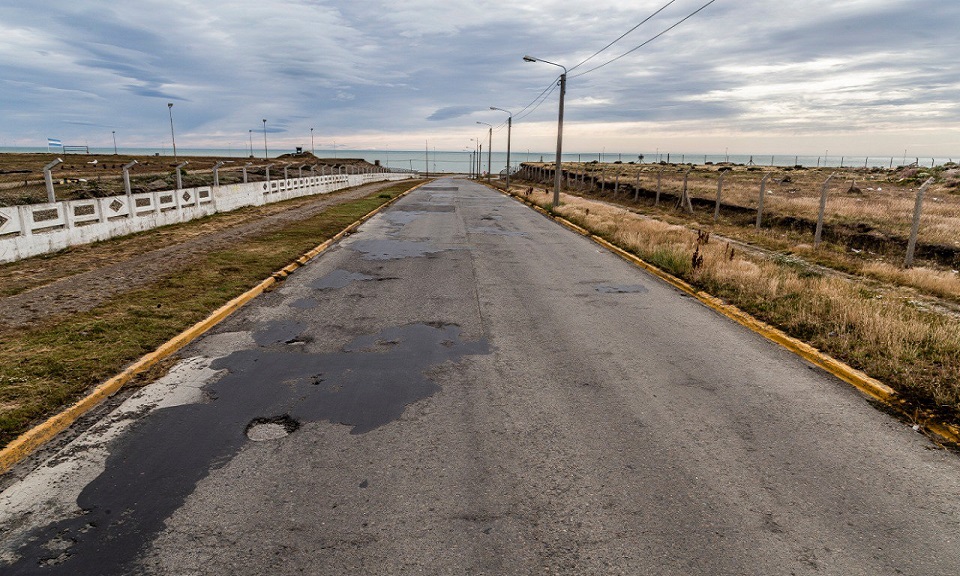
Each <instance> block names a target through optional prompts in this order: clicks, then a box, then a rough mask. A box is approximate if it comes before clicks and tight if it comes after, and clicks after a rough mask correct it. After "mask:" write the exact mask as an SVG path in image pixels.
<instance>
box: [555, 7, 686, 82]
mask: <svg viewBox="0 0 960 576" xmlns="http://www.w3.org/2000/svg"><path fill="white" fill-rule="evenodd" d="M676 1H677V0H670V1H669V2H667V3H666V4H664V5H663V6H661V7H660V9H659V10H657V11H656V12H654V13H653V14H651V15H649V16H647V17H646V18H644V19H643V20H642V21H641V22H640V23H639V24H637V25H636V26H634V27H633V28H631V29H629V30H627V31H626V32H624V33H623V34H621V35H620V36H619V37H618V38H617V39H616V40H614V41H613V42H611V43H609V44H607V45H606V46H604V47H603V48H601V49H599V50H597V51H596V52H594V53H593V54H591V55H590V56H589V57H588V58H587V59H586V60H583V61H582V62H580V63H579V64H577V65H576V66H574V67H573V68H571V69H570V70H569V71H570V72H573V71H574V70H576V69H577V68H579V67H581V66H583V65H584V64H586V63H587V62H589V61H590V60H593V58H594V57H596V56H597V55H598V54H600V53H601V52H603V51H604V50H606V49H607V48H609V47H611V46H613V45H614V44H616V43H617V42H619V41H621V40H623V39H624V38H625V37H626V36H627V35H628V34H630V33H631V32H633V31H634V30H636V29H637V28H639V27H641V26H643V25H644V24H646V23H647V22H649V21H650V19H651V18H653V17H654V16H656V15H657V14H659V13H661V12H663V11H664V10H666V9H667V8H668V7H669V6H670V5H671V4H673V3H674V2H676Z"/></svg>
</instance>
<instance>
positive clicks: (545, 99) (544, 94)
mask: <svg viewBox="0 0 960 576" xmlns="http://www.w3.org/2000/svg"><path fill="white" fill-rule="evenodd" d="M559 85H560V83H559V82H556V83H554V84H553V85H552V86H550V91H549V92H546V93H542V94H541V95H542V96H543V97H542V98H540V97H538V98H539V100H540V101H539V102H537V105H536V106H534V107H533V108H530V106H531V105H532V104H533V103H532V102H531V103H530V104H528V105H527V108H530V111H529V112H527V113H526V114H523V115H520V116H518V117H516V116H515V117H514V120H517V121H520V120H523V119H524V118H526V117H527V116H529V115H531V114H533V113H534V112H536V111H537V108H539V107H540V105H541V104H543V103H544V102H546V101H547V98H549V97H550V95H551V94H553V91H554V90H556V89H557V87H558V86H559Z"/></svg>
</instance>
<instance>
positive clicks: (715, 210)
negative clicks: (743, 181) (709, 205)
mask: <svg viewBox="0 0 960 576" xmlns="http://www.w3.org/2000/svg"><path fill="white" fill-rule="evenodd" d="M726 175H727V171H726V170H724V171H723V172H720V179H719V180H717V204H716V205H715V206H714V207H713V221H714V222H716V221H717V220H719V219H720V196H721V195H722V194H723V178H724V176H726Z"/></svg>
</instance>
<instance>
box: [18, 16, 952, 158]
mask: <svg viewBox="0 0 960 576" xmlns="http://www.w3.org/2000/svg"><path fill="white" fill-rule="evenodd" d="M700 4H701V2H700V0H678V1H677V2H675V3H674V4H673V5H671V6H670V7H669V8H668V9H667V10H665V11H664V12H663V13H662V14H660V15H659V16H658V17H656V18H654V19H653V20H651V21H650V22H649V23H647V24H645V25H644V26H642V27H641V28H639V29H638V30H637V31H635V32H633V33H631V34H630V35H628V36H627V37H626V38H624V39H623V40H622V41H621V42H619V43H617V44H616V45H615V46H614V47H612V48H611V49H609V50H607V51H604V52H603V53H601V54H600V55H598V56H596V57H595V58H593V59H592V60H590V62H589V63H588V64H586V65H584V66H582V67H579V68H575V69H573V70H572V71H571V73H570V74H569V79H568V92H567V101H566V104H567V110H566V118H565V124H566V126H568V127H569V128H568V130H569V131H570V132H569V136H568V137H565V142H566V143H567V147H568V148H569V149H575V148H577V147H578V146H593V145H594V142H595V141H598V140H599V139H602V138H609V139H611V140H613V139H616V141H617V142H618V143H619V144H618V146H632V147H633V148H634V149H637V150H643V149H644V148H645V147H647V146H649V144H650V143H649V141H647V140H645V139H644V136H643V135H644V134H650V133H653V132H659V131H662V130H668V129H669V130H674V131H677V136H678V138H679V137H687V138H689V139H690V141H691V142H696V138H697V136H698V135H700V134H702V133H703V130H704V127H709V129H710V130H715V131H717V133H718V134H729V135H730V138H746V139H750V138H753V141H754V142H757V143H758V145H763V146H769V145H770V144H769V143H770V142H771V140H769V139H766V137H767V136H771V137H772V136H773V135H777V136H779V137H783V138H794V139H795V141H796V142H797V143H798V144H797V145H798V146H800V145H803V146H808V145H811V144H809V143H810V142H819V141H829V140H830V139H831V138H834V137H835V135H836V134H837V133H840V132H842V133H845V134H847V133H851V134H858V133H859V134H863V135H864V141H865V144H864V146H865V147H866V146H867V143H868V142H871V141H877V139H876V138H874V137H873V136H872V135H875V134H876V133H877V131H891V130H902V129H904V127H907V128H908V129H909V130H913V132H908V133H909V134H910V135H909V136H908V138H909V140H910V141H916V142H923V143H924V145H925V146H932V147H934V148H936V147H937V146H940V147H942V148H944V151H943V153H947V152H948V151H949V150H950V149H951V148H955V142H956V141H958V140H960V137H958V135H957V133H956V130H955V129H953V130H951V129H948V127H950V126H956V125H957V123H958V121H960V104H958V103H960V99H958V98H957V94H958V93H960V68H958V67H956V66H955V65H953V62H954V61H955V53H956V40H954V38H955V32H954V31H953V27H954V24H953V23H955V22H956V21H958V20H960V4H958V3H945V2H942V1H938V0H850V1H848V2H839V3H838V2H836V1H835V0H829V1H828V0H808V1H807V2H805V3H804V5H803V7H802V8H798V7H796V6H793V5H788V4H786V3H771V2H766V1H761V0H738V1H737V2H717V3H715V4H714V5H712V6H710V7H708V8H707V9H705V10H704V11H703V12H702V13H700V14H698V15H697V16H696V17H694V18H692V19H690V20H689V21H687V22H685V23H684V24H682V25H681V26H679V27H678V28H676V29H675V30H672V31H671V32H669V33H668V34H666V35H664V36H663V37H662V38H659V39H657V40H655V41H653V42H651V43H650V44H648V45H647V46H644V47H643V48H641V49H639V50H637V51H636V52H634V53H632V54H630V55H628V56H625V57H623V58H622V59H620V60H618V61H616V62H614V63H611V64H610V65H608V66H605V67H603V68H601V69H598V70H596V71H592V72H589V73H587V74H585V75H581V74H582V73H583V72H586V71H588V70H589V69H590V68H591V67H592V66H596V65H599V64H603V63H604V62H607V61H608V60H610V59H611V58H613V57H615V56H617V55H620V54H623V53H624V52H626V51H627V50H629V49H631V48H633V47H635V46H637V45H639V44H640V43H641V42H643V41H644V40H646V39H648V38H650V37H652V36H653V35H654V34H656V33H658V32H659V31H661V30H664V29H665V28H666V27H668V26H670V25H671V24H673V23H674V22H676V21H677V20H679V19H680V18H682V17H683V16H685V15H686V14H687V13H689V12H690V11H691V10H692V9H694V8H696V7H698V6H700ZM660 5H662V0H637V1H635V2H630V3H624V2H622V1H617V2H614V1H612V0H594V2H592V3H591V5H590V9H589V10H585V9H584V8H583V6H582V5H577V4H573V3H570V2H566V1H563V0H530V1H528V2H525V3H522V4H520V5H516V4H515V3H512V2H507V1H506V0H490V1H488V2H486V3H482V4H477V3H476V2H471V1H468V0H446V1H445V2H440V1H439V0H408V1H407V2H403V3H396V2H387V1H386V0H368V1H366V2H349V3H347V2H337V1H334V0H289V1H286V2H277V1H275V0H235V1H233V2H231V3H229V4H227V3H224V2H217V1H211V2H203V3H196V2H187V1H186V0H164V1H162V2H161V1H160V0H141V1H140V2H136V3H112V4H97V5H95V6H94V5H91V4H89V3H77V2H75V1H68V0H50V2H48V3H47V4H45V6H44V10H46V11H49V12H50V13H51V14H54V15H55V16H53V17H51V18H47V19H42V20H41V19H38V18H37V17H36V13H35V11H36V8H35V6H31V5H28V4H21V5H13V6H11V5H4V6H0V102H4V108H5V110H4V111H5V117H4V119H5V127H4V129H5V133H7V134H11V135H12V138H15V139H24V140H30V139H33V140H40V139H41V137H42V136H44V135H45V133H46V132H48V131H51V130H54V129H56V130H64V131H65V132H70V133H69V134H64V137H65V138H67V137H69V138H72V139H77V140H79V139H84V140H88V141H90V142H91V144H93V143H95V142H97V141H99V142H101V144H104V145H106V144H108V143H110V142H111V141H110V137H111V135H110V133H109V131H108V130H104V129H102V128H103V127H105V126H108V125H109V126H116V127H117V128H118V130H122V131H123V132H124V133H125V138H124V140H125V141H127V142H129V143H130V145H132V144H139V145H157V144H159V143H163V142H164V141H165V140H164V139H165V138H167V137H168V135H169V125H168V118H167V110H166V102H177V106H176V108H175V109H174V113H175V121H176V124H177V130H178V138H177V140H178V145H181V146H187V147H189V146H198V147H200V146H208V145H211V144H220V143H223V142H224V141H225V140H226V141H227V142H229V141H230V140H231V139H233V140H235V141H236V144H237V146H240V145H241V144H243V143H244V142H245V141H246V140H247V137H248V130H250V129H254V130H259V129H260V128H258V126H260V124H261V123H260V119H261V118H268V119H270V122H269V123H268V131H270V132H273V133H274V134H276V136H277V139H278V140H280V141H279V142H277V145H278V146H283V145H287V144H289V145H302V143H303V141H302V138H303V135H304V134H307V135H308V134H309V128H310V127H315V128H316V133H317V135H318V136H319V135H321V134H322V135H323V140H324V141H326V140H330V141H332V140H333V139H334V138H336V139H337V141H338V143H339V142H347V141H349V142H351V143H352V144H353V145H356V146H364V145H365V144H366V145H374V144H376V145H382V146H393V147H395V148H398V147H403V146H404V145H408V146H415V147H418V148H419V147H420V146H421V145H422V141H423V140H424V139H430V140H431V141H435V142H438V143H440V144H441V145H442V146H448V147H450V148H453V149H459V148H462V147H463V145H465V144H464V142H468V141H469V139H470V138H471V137H476V134H475V132H474V131H475V130H477V126H476V125H475V121H476V120H482V121H490V122H491V123H495V124H499V123H500V121H501V120H502V118H501V116H502V114H501V113H499V112H490V111H489V110H488V107H489V106H498V107H502V108H507V109H511V110H514V111H515V112H518V111H519V110H520V109H522V108H524V106H526V105H527V104H528V103H530V102H532V101H533V100H534V99H535V98H536V97H537V95H538V94H541V92H542V91H543V90H544V89H545V88H547V87H549V86H550V85H551V84H552V83H553V82H554V81H555V79H556V77H557V74H558V73H559V71H560V70H559V69H558V68H556V67H553V66H549V65H547V64H542V63H534V64H531V63H525V62H522V61H521V56H522V55H523V54H527V53H530V54H533V55H534V56H537V57H540V58H545V59H547V60H550V61H554V62H558V63H562V64H564V65H566V66H568V67H570V68H574V67H575V65H576V64H577V63H578V62H581V61H582V60H584V59H585V58H587V57H589V56H590V55H591V54H593V53H594V52H596V51H597V50H598V49H599V48H601V47H603V46H604V45H605V44H607V43H608V42H609V41H610V40H612V39H614V38H616V37H617V36H619V35H620V34H622V33H623V32H625V31H626V30H627V29H628V28H629V27H630V26H632V25H633V24H635V23H636V22H639V21H640V20H641V19H643V18H644V17H646V16H647V15H648V14H649V13H651V12H652V11H653V10H655V9H656V8H658V7H659V6H660ZM556 99H557V93H556V92H553V93H552V94H551V95H550V97H549V98H548V99H547V100H546V101H545V102H544V103H543V104H542V105H540V107H539V108H537V109H536V110H535V111H533V112H532V113H530V114H529V115H528V116H525V117H523V118H522V120H518V122H516V123H515V126H514V128H515V130H514V137H515V138H516V140H515V144H516V145H517V146H518V149H519V148H527V147H531V148H539V149H542V150H549V149H550V147H551V146H552V145H553V141H554V140H553V139H554V138H555V131H554V129H555V123H556V105H557V100H556ZM528 112H529V110H528ZM487 114H489V116H488V115H487ZM78 120H83V121H88V122H90V124H78V123H75V122H76V121H78ZM617 126H621V127H625V126H631V127H634V128H636V127H638V126H641V127H643V130H633V131H626V130H621V129H618V128H616V127H617ZM587 127H589V129H587ZM598 127H603V128H602V130H603V133H597V132H596V130H598V129H599V128H598ZM261 128H262V127H261ZM181 134H182V136H181ZM231 135H232V136H231ZM761 136H762V137H761ZM285 138H286V139H285ZM817 139H820V140H817ZM391 141H392V142H393V143H392V144H391ZM853 141H854V140H852V139H851V140H850V142H853ZM181 142H182V144H181ZM813 145H815V146H820V144H819V143H818V144H813ZM798 152H800V153H802V152H803V151H802V150H800V151H798ZM850 152H851V153H854V152H857V151H855V150H851V151H850ZM954 155H957V154H954Z"/></svg>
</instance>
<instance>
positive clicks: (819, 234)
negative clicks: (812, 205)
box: [813, 172, 837, 248]
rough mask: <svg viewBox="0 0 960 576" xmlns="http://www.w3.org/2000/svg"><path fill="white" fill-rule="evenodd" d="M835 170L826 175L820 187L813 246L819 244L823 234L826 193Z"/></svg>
mask: <svg viewBox="0 0 960 576" xmlns="http://www.w3.org/2000/svg"><path fill="white" fill-rule="evenodd" d="M836 175H837V174H836V172H834V173H833V174H831V175H830V176H828V177H827V180H826V181H825V182H824V183H823V186H822V187H821V188H820V210H819V212H818V213H817V230H816V232H814V233H813V247H814V248H816V247H818V246H820V238H821V237H822V236H823V217H824V214H825V213H826V211H827V193H828V192H829V191H830V181H831V180H833V177H834V176H836Z"/></svg>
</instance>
